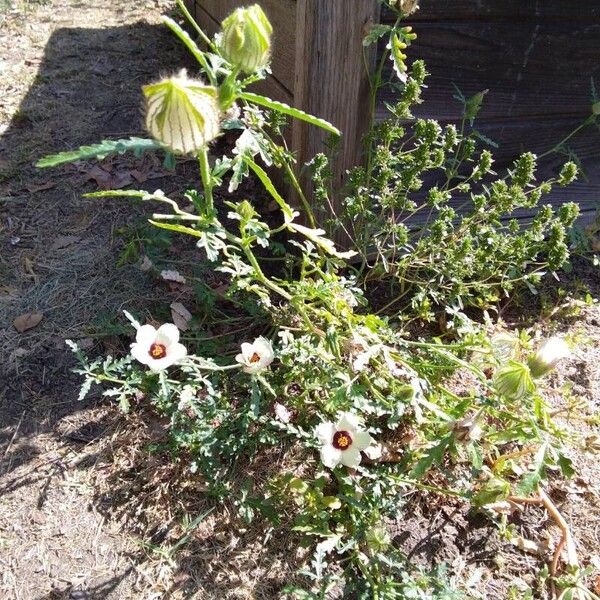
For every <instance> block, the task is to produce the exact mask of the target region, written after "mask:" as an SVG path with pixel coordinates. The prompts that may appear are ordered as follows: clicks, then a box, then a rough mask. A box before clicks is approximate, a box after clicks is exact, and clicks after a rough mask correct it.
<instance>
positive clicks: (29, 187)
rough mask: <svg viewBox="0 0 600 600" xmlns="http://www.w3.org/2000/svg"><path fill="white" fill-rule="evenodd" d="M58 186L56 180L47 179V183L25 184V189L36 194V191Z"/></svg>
mask: <svg viewBox="0 0 600 600" xmlns="http://www.w3.org/2000/svg"><path fill="white" fill-rule="evenodd" d="M55 186H56V182H54V181H46V182H45V183H38V184H35V183H32V184H31V185H27V186H25V189H26V190H27V191H28V192H29V193H30V194H35V193H36V192H43V191H44V190H50V189H52V188H53V187H55Z"/></svg>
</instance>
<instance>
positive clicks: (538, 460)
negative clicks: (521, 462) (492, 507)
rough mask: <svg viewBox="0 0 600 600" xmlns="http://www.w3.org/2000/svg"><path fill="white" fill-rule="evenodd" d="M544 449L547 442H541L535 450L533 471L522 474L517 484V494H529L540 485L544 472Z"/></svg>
mask: <svg viewBox="0 0 600 600" xmlns="http://www.w3.org/2000/svg"><path fill="white" fill-rule="evenodd" d="M546 450H547V444H543V445H542V446H541V447H540V449H539V450H538V451H537V452H536V454H535V457H534V467H533V471H531V472H530V473H527V474H526V475H524V476H523V477H522V478H521V481H520V482H519V484H518V485H517V494H518V495H519V496H529V495H530V494H532V493H533V492H534V491H535V490H536V489H537V488H538V486H539V485H540V482H541V481H542V479H543V477H544V475H545V473H546Z"/></svg>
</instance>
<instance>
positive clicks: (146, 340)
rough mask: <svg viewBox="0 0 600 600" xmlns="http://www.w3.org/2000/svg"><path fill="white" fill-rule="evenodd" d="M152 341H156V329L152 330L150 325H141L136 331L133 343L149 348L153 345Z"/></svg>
mask: <svg viewBox="0 0 600 600" xmlns="http://www.w3.org/2000/svg"><path fill="white" fill-rule="evenodd" d="M154 340H156V329H154V327H152V325H142V326H141V327H140V328H139V329H138V330H137V333H136V335H135V341H136V342H137V343H138V344H142V346H147V347H148V348H150V346H151V345H152V344H153V343H154Z"/></svg>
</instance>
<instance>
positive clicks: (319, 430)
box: [315, 423, 335, 444]
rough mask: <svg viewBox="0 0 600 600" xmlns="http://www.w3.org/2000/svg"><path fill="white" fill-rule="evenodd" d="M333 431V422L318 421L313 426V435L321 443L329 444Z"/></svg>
mask: <svg viewBox="0 0 600 600" xmlns="http://www.w3.org/2000/svg"><path fill="white" fill-rule="evenodd" d="M334 433H335V425H334V424H333V423H320V424H319V425H317V426H316V427H315V436H316V437H317V438H318V439H319V440H320V441H321V442H322V443H323V444H331V441H332V440H333V434H334Z"/></svg>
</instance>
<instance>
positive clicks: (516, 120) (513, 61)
mask: <svg viewBox="0 0 600 600" xmlns="http://www.w3.org/2000/svg"><path fill="white" fill-rule="evenodd" d="M259 1H260V0H259ZM190 2H191V3H192V4H194V6H195V10H196V15H197V17H198V19H199V21H200V23H201V24H202V25H203V26H206V27H207V28H208V30H209V31H210V32H211V33H212V32H213V31H214V30H215V28H216V27H217V25H218V22H219V21H220V20H221V19H222V18H223V17H224V16H225V15H226V14H228V12H230V11H231V10H232V9H233V8H234V7H235V6H240V5H244V4H247V2H244V0H190ZM261 4H262V5H263V7H264V8H265V10H266V12H267V14H268V15H269V17H270V19H271V21H272V22H273V25H274V28H275V32H276V37H275V52H274V64H273V73H274V78H273V80H272V82H270V83H269V84H267V86H265V87H263V91H266V92H267V93H270V94H272V95H273V96H274V97H277V98H279V99H282V100H284V101H288V102H293V103H294V104H295V105H296V106H298V107H300V108H303V109H304V110H308V111H311V112H313V113H315V114H318V115H320V116H322V117H325V118H327V119H329V120H331V121H332V122H333V123H334V124H335V125H337V126H338V127H340V129H341V130H342V131H343V132H344V140H343V142H342V147H341V151H340V156H339V159H338V161H337V164H336V169H335V178H336V183H338V184H339V183H341V182H342V180H343V175H344V171H345V169H346V168H348V167H350V166H352V165H354V164H356V161H357V160H358V159H359V156H360V150H361V144H360V137H361V134H362V133H363V132H364V127H365V126H366V125H367V119H366V118H365V114H366V88H365V84H366V79H365V74H364V66H363V62H362V57H361V47H360V40H361V39H362V36H363V34H364V30H365V27H366V25H367V24H368V22H369V21H371V20H376V19H378V18H379V12H378V7H377V2H376V0H262V2H261ZM209 15H210V16H209ZM380 18H381V20H382V21H384V22H385V21H387V20H389V15H387V14H386V13H385V12H384V13H383V14H382V15H381V16H380ZM410 23H411V24H412V25H413V27H414V28H415V31H416V32H417V34H418V39H417V41H416V43H415V44H414V45H413V47H412V48H411V49H410V56H411V57H423V58H424V59H425V61H426V63H427V68H428V70H429V71H430V72H431V76H430V77H429V79H428V81H427V84H428V88H427V90H426V91H425V94H424V99H425V102H424V103H423V104H422V105H421V106H419V107H418V108H417V109H416V111H415V114H416V115H417V116H419V117H426V118H435V119H438V120H440V121H441V122H455V121H457V120H458V119H459V118H460V113H461V106H460V104H459V103H458V102H457V101H455V100H453V96H454V95H455V93H456V90H455V87H454V86H455V85H456V86H458V87H459V88H460V89H461V90H462V91H463V93H464V94H465V95H466V96H469V95H472V94H474V93H477V92H479V91H482V90H485V89H487V90H489V92H488V94H487V96H486V98H485V102H484V106H483V108H482V110H481V113H480V119H479V121H478V122H477V125H476V126H477V128H478V129H479V130H480V131H481V132H482V133H484V134H485V135H486V136H488V137H490V138H491V139H492V140H494V141H496V142H498V144H499V148H498V149H497V150H495V151H494V153H495V156H496V159H497V160H496V163H495V164H496V167H497V170H498V171H501V170H502V169H504V168H506V167H507V166H508V165H510V163H511V162H512V160H514V158H516V156H517V155H518V154H519V153H520V152H522V151H525V150H531V151H533V152H536V153H538V154H543V153H544V152H546V151H547V150H549V149H550V148H552V147H553V146H554V145H555V144H556V143H557V142H559V141H560V140H561V139H562V138H563V137H564V136H565V135H567V134H568V133H569V132H570V131H571V130H572V129H573V128H574V127H575V126H577V124H578V123H580V122H581V121H583V119H585V118H586V117H587V116H588V115H589V114H590V109H591V103H592V97H591V79H592V78H593V79H594V80H595V81H596V83H597V86H598V90H599V92H600V0H578V1H577V2H575V1H572V2H569V1H567V0H452V1H441V0H421V10H420V11H419V12H417V13H416V14H415V15H413V17H412V18H411V21H410ZM277 32H278V33H277ZM381 50H382V49H381V48H380V49H379V51H381ZM389 68H391V65H388V69H389ZM393 100H394V98H393V95H392V94H390V92H389V91H384V92H383V93H382V95H381V97H380V99H379V103H378V110H377V116H378V118H384V117H385V114H386V109H385V106H384V103H385V102H393ZM324 139H325V136H323V135H321V134H320V132H319V131H318V130H316V129H314V128H312V129H309V128H308V127H307V126H304V125H295V129H294V132H293V139H292V146H293V149H294V150H295V151H296V152H297V155H298V158H299V160H300V161H304V160H308V159H310V158H311V157H312V156H313V155H314V154H315V152H318V151H321V150H322V149H323V142H324ZM569 149H570V150H572V151H574V153H575V154H576V156H577V158H578V159H579V160H580V161H581V164H582V166H583V168H584V171H585V175H586V178H587V179H584V180H583V181H581V182H580V183H577V184H575V185H574V186H571V187H569V188H568V189H567V190H561V189H556V190H555V191H554V192H553V194H552V195H551V196H550V197H549V201H550V202H551V203H552V204H555V205H558V204H560V203H562V202H564V201H566V200H568V199H572V200H575V201H578V202H580V204H581V206H582V209H583V210H584V211H587V212H588V213H589V214H592V213H593V212H594V211H595V210H597V209H598V208H600V132H598V131H597V130H596V129H595V128H589V129H588V130H586V131H583V132H581V133H580V134H578V135H577V136H576V137H575V138H573V139H571V140H570V141H569ZM564 158H565V157H560V156H557V155H553V156H550V157H547V158H546V159H545V160H544V161H543V164H542V166H541V169H540V174H541V175H550V174H552V173H553V172H555V171H556V169H557V168H558V167H559V166H560V163H561V162H562V161H563V159H564Z"/></svg>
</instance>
